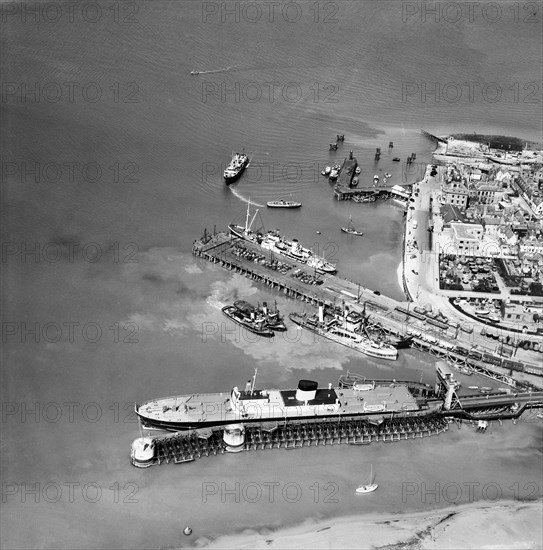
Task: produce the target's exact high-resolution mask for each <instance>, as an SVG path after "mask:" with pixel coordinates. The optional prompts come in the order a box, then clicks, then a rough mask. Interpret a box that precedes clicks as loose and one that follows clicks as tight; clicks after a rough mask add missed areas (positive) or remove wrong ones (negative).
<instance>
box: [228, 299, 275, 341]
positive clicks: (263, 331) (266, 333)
mask: <svg viewBox="0 0 543 550" xmlns="http://www.w3.org/2000/svg"><path fill="white" fill-rule="evenodd" d="M221 311H222V312H223V313H224V314H225V315H226V316H227V317H228V318H229V319H230V320H231V321H234V323H236V324H238V325H240V326H242V327H243V328H246V329H247V330H248V331H249V332H252V333H253V334H258V336H263V337H264V338H272V337H273V336H274V332H273V330H271V329H269V328H267V325H266V328H258V327H255V326H253V325H252V323H250V322H249V321H245V320H244V319H242V318H241V317H238V316H237V315H236V313H239V310H238V309H237V308H236V307H235V306H225V307H223V308H222V310H221Z"/></svg>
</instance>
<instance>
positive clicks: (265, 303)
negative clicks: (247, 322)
mask: <svg viewBox="0 0 543 550" xmlns="http://www.w3.org/2000/svg"><path fill="white" fill-rule="evenodd" d="M262 311H263V312H264V315H268V303H267V302H262Z"/></svg>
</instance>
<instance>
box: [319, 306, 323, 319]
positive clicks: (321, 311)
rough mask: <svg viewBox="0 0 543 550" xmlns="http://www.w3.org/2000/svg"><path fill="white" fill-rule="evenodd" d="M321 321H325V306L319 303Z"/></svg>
mask: <svg viewBox="0 0 543 550" xmlns="http://www.w3.org/2000/svg"><path fill="white" fill-rule="evenodd" d="M319 323H324V307H323V306H322V305H319Z"/></svg>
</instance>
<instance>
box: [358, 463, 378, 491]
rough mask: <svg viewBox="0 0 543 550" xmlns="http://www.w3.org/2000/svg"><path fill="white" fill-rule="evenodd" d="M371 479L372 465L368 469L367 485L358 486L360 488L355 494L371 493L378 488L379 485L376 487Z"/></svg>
mask: <svg viewBox="0 0 543 550" xmlns="http://www.w3.org/2000/svg"><path fill="white" fill-rule="evenodd" d="M372 478H373V464H372V465H371V468H370V478H369V483H367V484H365V485H360V487H358V488H357V489H356V494H358V495H361V494H364V493H373V491H375V490H376V489H377V487H379V485H377V483H372V480H373V479H372Z"/></svg>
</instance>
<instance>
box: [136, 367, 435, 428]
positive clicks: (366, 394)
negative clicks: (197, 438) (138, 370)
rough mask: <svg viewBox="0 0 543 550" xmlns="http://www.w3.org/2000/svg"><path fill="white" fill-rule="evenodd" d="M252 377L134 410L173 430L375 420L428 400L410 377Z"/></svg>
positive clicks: (422, 408)
mask: <svg viewBox="0 0 543 550" xmlns="http://www.w3.org/2000/svg"><path fill="white" fill-rule="evenodd" d="M255 377H256V374H255ZM255 377H253V380H252V382H251V380H249V381H248V382H247V385H246V387H245V389H244V390H239V389H238V388H237V387H234V388H233V389H232V390H231V391H230V392H226V393H198V394H191V395H179V396H174V397H164V398H161V399H154V400H151V401H147V402H145V403H142V404H141V405H136V413H137V415H138V417H139V418H140V420H141V423H142V425H143V427H144V428H152V429H158V430H165V431H170V432H176V431H180V430H181V431H182V430H192V429H202V428H211V427H221V426H222V427H226V426H231V425H237V424H243V425H244V426H251V425H262V424H263V423H264V424H266V425H267V426H272V425H276V424H283V423H285V422H300V421H310V420H327V419H334V418H335V419H341V420H342V421H343V420H347V419H349V418H351V419H356V418H363V417H367V418H369V419H372V418H373V419H374V420H375V421H376V422H377V423H379V422H382V420H383V418H385V417H386V418H388V417H393V416H397V415H398V414H399V413H404V414H409V416H417V415H420V414H428V413H429V412H430V411H429V410H428V406H427V405H425V403H426V401H425V400H424V401H419V400H418V399H417V398H416V397H415V396H414V394H413V393H412V392H411V391H410V389H409V387H408V383H390V381H387V382H386V383H376V382H367V383H357V384H353V385H352V386H351V387H335V388H334V387H332V384H328V386H327V387H325V388H319V387H318V384H317V382H314V381H311V380H300V382H299V384H298V388H297V389H284V390H280V389H255V387H254V385H255ZM431 412H435V411H431Z"/></svg>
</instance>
